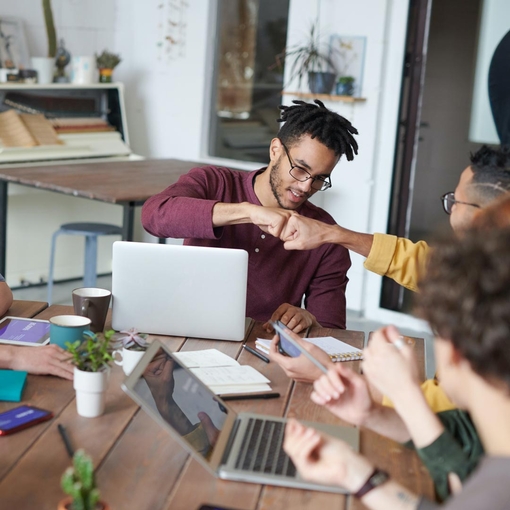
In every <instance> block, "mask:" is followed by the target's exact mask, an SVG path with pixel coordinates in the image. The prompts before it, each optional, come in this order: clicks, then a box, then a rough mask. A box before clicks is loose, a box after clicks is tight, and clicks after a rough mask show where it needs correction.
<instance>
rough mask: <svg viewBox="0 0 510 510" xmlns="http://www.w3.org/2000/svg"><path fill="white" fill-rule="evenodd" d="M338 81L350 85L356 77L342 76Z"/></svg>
mask: <svg viewBox="0 0 510 510" xmlns="http://www.w3.org/2000/svg"><path fill="white" fill-rule="evenodd" d="M337 83H341V84H342V85H350V84H352V83H354V78H353V77H352V76H340V78H338V81H337Z"/></svg>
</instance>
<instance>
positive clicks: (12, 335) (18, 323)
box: [0, 317, 50, 347]
mask: <svg viewBox="0 0 510 510" xmlns="http://www.w3.org/2000/svg"><path fill="white" fill-rule="evenodd" d="M49 341H50V323H49V321H43V320H38V319H25V318H23V317H4V318H3V319H2V320H1V321H0V344H13V345H25V346H29V347H39V346H41V345H46V344H47V343H48V342H49Z"/></svg>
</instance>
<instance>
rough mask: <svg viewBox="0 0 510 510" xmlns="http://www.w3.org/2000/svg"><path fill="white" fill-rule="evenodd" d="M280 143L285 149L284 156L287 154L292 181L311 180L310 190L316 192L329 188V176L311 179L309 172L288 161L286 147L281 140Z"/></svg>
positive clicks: (290, 160)
mask: <svg viewBox="0 0 510 510" xmlns="http://www.w3.org/2000/svg"><path fill="white" fill-rule="evenodd" d="M280 142H281V144H282V146H283V148H284V149H285V154H287V158H289V163H290V170H289V174H290V175H292V177H294V179H296V181H299V182H306V181H307V180H308V179H312V189H314V190H316V191H326V190H327V189H329V188H331V186H332V184H331V178H330V177H329V176H328V177H320V176H317V177H313V176H312V175H310V172H308V171H307V170H305V169H304V168H303V167H301V166H297V165H295V164H294V163H293V162H292V159H290V154H289V151H288V149H287V147H285V144H284V143H283V142H282V141H281V140H280Z"/></svg>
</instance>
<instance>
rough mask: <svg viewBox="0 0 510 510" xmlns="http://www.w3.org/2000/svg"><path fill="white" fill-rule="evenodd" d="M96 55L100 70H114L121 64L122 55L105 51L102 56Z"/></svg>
mask: <svg viewBox="0 0 510 510" xmlns="http://www.w3.org/2000/svg"><path fill="white" fill-rule="evenodd" d="M95 55H96V64H97V68H98V69H114V68H115V67H117V66H118V65H119V64H120V63H121V58H120V55H116V54H115V53H110V52H109V51H108V50H104V51H103V53H101V55H98V54H97V53H96V54H95Z"/></svg>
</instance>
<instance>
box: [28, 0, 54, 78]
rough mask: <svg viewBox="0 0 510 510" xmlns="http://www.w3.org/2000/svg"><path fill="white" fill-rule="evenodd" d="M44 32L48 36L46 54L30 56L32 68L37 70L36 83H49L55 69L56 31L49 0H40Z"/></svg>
mask: <svg viewBox="0 0 510 510" xmlns="http://www.w3.org/2000/svg"><path fill="white" fill-rule="evenodd" d="M42 7H43V13H44V22H45V25H46V34H47V36H48V56H47V57H32V68H33V69H35V70H36V71H37V81H38V83H51V82H52V81H53V74H54V71H55V56H56V54H57V33H56V30H55V22H54V21H53V11H52V10H51V0H42Z"/></svg>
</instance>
